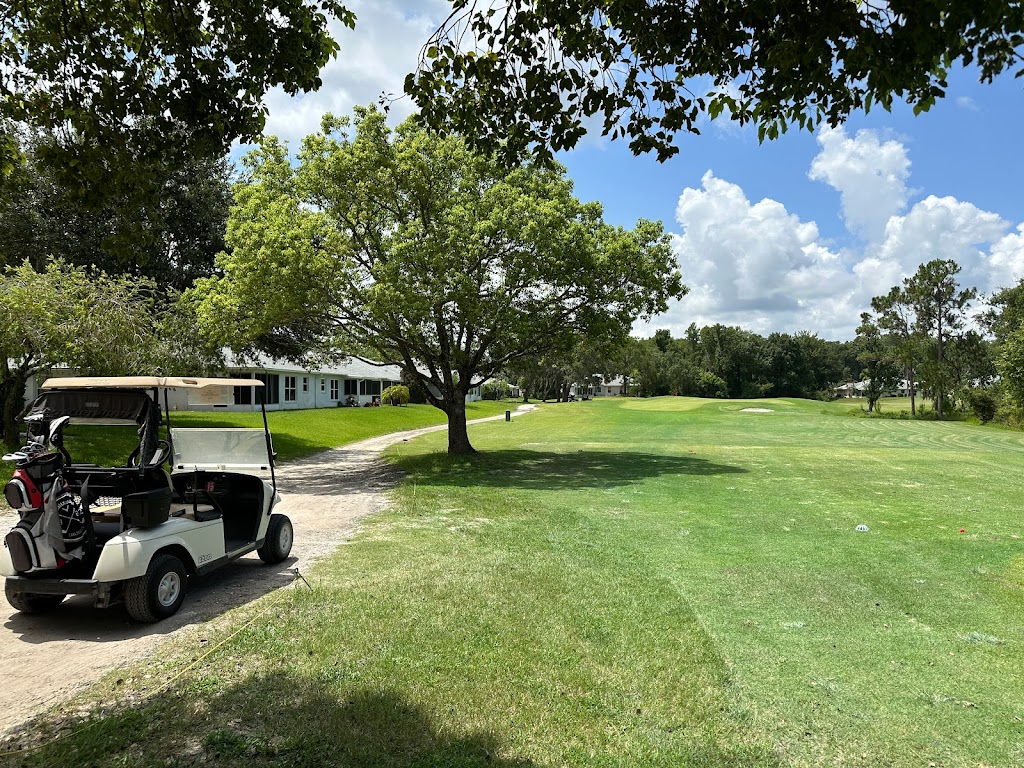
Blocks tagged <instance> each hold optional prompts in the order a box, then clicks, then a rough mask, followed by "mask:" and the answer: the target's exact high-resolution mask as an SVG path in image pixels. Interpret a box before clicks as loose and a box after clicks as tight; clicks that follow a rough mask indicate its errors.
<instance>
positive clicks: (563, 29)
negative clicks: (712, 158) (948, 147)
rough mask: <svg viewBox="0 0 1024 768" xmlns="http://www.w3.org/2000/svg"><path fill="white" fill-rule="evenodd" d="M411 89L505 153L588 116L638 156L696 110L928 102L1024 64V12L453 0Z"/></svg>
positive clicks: (744, 117)
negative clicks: (961, 78) (960, 77)
mask: <svg viewBox="0 0 1024 768" xmlns="http://www.w3.org/2000/svg"><path fill="white" fill-rule="evenodd" d="M452 5H453V10H452V13H451V15H450V16H449V17H448V18H447V19H446V20H445V22H444V23H443V24H442V25H441V27H440V28H439V29H438V30H437V31H436V32H435V33H434V35H433V36H432V37H431V39H430V40H429V41H428V43H427V44H426V45H425V46H424V47H423V50H422V53H421V59H420V64H419V67H418V70H417V72H415V73H413V74H411V75H409V77H408V78H407V80H406V92H407V93H408V94H410V95H411V96H412V97H413V98H414V99H415V100H416V101H417V103H418V104H419V106H420V109H421V111H422V114H423V117H424V119H425V120H426V121H427V122H428V123H429V124H430V125H432V126H435V127H450V128H453V129H454V130H457V131H461V132H463V133H464V134H465V135H468V136H472V137H473V139H474V141H476V142H478V146H481V147H483V148H486V149H498V150H500V151H502V152H503V153H506V154H507V155H509V156H511V157H519V156H521V155H522V154H523V153H524V152H525V151H527V150H530V149H532V150H534V151H535V152H537V153H538V154H540V155H545V156H548V155H550V152H551V151H552V150H559V149H564V148H567V147H572V146H573V145H575V144H576V142H577V141H578V140H579V139H580V138H581V137H582V136H583V135H584V134H585V133H586V131H587V126H588V124H592V123H595V122H596V123H597V124H598V125H600V126H601V131H602V133H603V134H604V135H611V136H613V137H628V139H629V142H630V147H631V148H632V150H633V151H634V152H635V153H637V154H639V153H641V152H648V151H653V152H656V153H657V155H658V158H659V159H665V158H667V157H670V156H671V155H673V154H674V153H676V152H677V151H678V145H677V139H676V134H677V133H679V132H681V131H688V132H691V133H699V126H700V124H701V121H702V120H704V119H705V116H710V117H712V118H715V117H717V116H719V115H722V114H725V115H727V116H728V117H729V118H731V119H733V120H736V121H738V122H739V123H741V124H743V123H747V122H753V123H755V124H756V125H757V126H758V131H759V134H760V136H761V137H762V138H764V137H765V136H767V137H772V138H774V137H775V136H777V135H778V134H779V133H780V132H784V131H785V130H786V129H787V127H788V126H790V125H796V126H799V127H801V128H812V127H813V126H815V125H817V124H818V123H819V122H820V121H822V120H824V121H827V122H828V123H830V124H831V125H836V124H838V123H840V122H842V121H843V120H844V118H845V117H846V116H848V115H849V114H850V113H851V112H853V111H855V110H861V109H863V110H868V109H870V108H871V107H872V106H873V105H875V104H878V105H880V106H882V107H884V108H886V109H888V108H889V107H890V105H891V104H892V102H893V101H894V100H897V99H904V100H906V101H907V102H909V103H911V104H913V105H914V107H915V110H926V109H928V108H929V107H930V106H931V105H932V104H933V103H934V102H935V100H936V99H937V98H941V97H942V96H944V95H945V91H946V74H947V71H948V70H949V69H950V68H951V67H952V66H954V65H956V64H964V65H966V64H973V65H975V66H976V67H977V71H978V74H979V76H980V77H981V79H982V80H985V81H987V80H991V79H992V78H993V77H994V76H995V75H997V74H999V73H1000V72H1003V71H1004V70H1007V69H1013V68H1015V67H1018V66H1019V64H1020V57H1021V47H1022V44H1024V35H1022V32H1024V6H1021V4H1020V3H1007V2H1002V0H888V1H887V2H883V1H882V0H878V1H877V2H875V1H874V0H811V1H810V2H805V3H779V2H777V0H747V1H746V2H731V1H730V0H712V1H711V2H705V1H703V0H702V1H701V2H695V1H691V2H682V1H679V2H668V1H667V0H657V1H656V2H630V1H626V0H572V1H571V2H570V1H569V0H550V1H545V2H541V1H540V0H502V2H500V3H499V2H493V1H492V0H454V2H453V3H452Z"/></svg>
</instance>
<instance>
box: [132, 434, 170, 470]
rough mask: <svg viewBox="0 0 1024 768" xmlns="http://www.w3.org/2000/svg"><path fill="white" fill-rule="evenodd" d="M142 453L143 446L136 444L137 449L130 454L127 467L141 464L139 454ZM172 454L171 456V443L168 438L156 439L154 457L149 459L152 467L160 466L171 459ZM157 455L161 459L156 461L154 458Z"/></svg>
mask: <svg viewBox="0 0 1024 768" xmlns="http://www.w3.org/2000/svg"><path fill="white" fill-rule="evenodd" d="M141 453H142V446H141V445H137V446H135V450H134V451H132V452H131V455H129V456H128V461H127V462H125V466H126V467H137V466H139V456H140V454H141ZM170 456H171V444H170V443H169V442H167V441H166V440H157V441H156V451H154V452H153V458H152V459H150V460H149V466H151V467H159V466H160V465H161V464H163V463H164V462H165V461H167V459H169V458H170ZM157 457H159V458H160V460H159V461H154V459H156V458H157Z"/></svg>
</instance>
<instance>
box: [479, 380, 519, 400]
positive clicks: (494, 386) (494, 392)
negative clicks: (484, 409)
mask: <svg viewBox="0 0 1024 768" xmlns="http://www.w3.org/2000/svg"><path fill="white" fill-rule="evenodd" d="M511 391H512V388H511V387H510V386H509V385H508V384H506V383H505V382H504V381H488V382H487V383H486V384H484V385H483V387H481V389H480V396H481V397H482V398H483V399H484V400H504V399H505V398H506V397H508V396H509V393H510V392H511Z"/></svg>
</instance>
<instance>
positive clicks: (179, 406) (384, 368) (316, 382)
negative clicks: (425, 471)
mask: <svg viewBox="0 0 1024 768" xmlns="http://www.w3.org/2000/svg"><path fill="white" fill-rule="evenodd" d="M51 375H59V376H68V375H74V374H73V373H72V372H70V371H67V370H63V371H59V372H58V371H54V372H52V374H43V375H40V376H39V377H38V379H35V378H34V379H31V380H29V382H28V385H27V386H26V387H25V401H26V402H31V401H32V400H34V399H35V398H36V397H37V396H38V394H39V385H40V384H41V383H42V382H43V381H45V380H46V379H48V378H50V376H51ZM224 375H225V376H227V377H230V378H233V379H253V378H255V379H259V380H260V381H262V382H263V387H262V388H261V389H257V388H256V387H236V388H235V389H234V391H233V392H226V391H223V390H220V389H210V390H206V389H196V390H176V389H171V390H168V393H167V404H168V407H169V408H170V409H171V410H173V411H186V410H187V411H219V410H223V411H258V410H259V409H260V401H259V399H258V398H259V397H260V394H258V393H262V396H263V397H265V398H266V403H267V410H268V411H279V410H293V409H294V410H299V409H306V408H334V407H337V406H339V405H348V404H354V405H357V406H362V405H367V404H369V403H371V402H372V401H373V400H375V399H377V400H379V399H380V396H381V393H382V392H383V391H384V390H385V389H387V388H388V387H390V386H392V385H394V384H401V378H402V371H401V368H400V367H399V366H397V365H381V364H375V363H365V362H363V361H361V360H354V359H351V358H349V359H347V360H345V362H343V363H341V364H339V365H336V366H317V367H303V366H300V365H295V364H294V363H288V362H284V361H281V360H273V359H271V358H269V357H264V356H261V357H258V358H255V359H254V360H252V361H251V362H250V363H249V364H245V363H242V362H236V361H232V360H231V358H230V357H229V362H228V365H227V366H226V368H225V372H224ZM480 399H481V398H480V387H474V388H473V389H472V390H470V392H469V394H467V395H466V402H474V401H476V400H480Z"/></svg>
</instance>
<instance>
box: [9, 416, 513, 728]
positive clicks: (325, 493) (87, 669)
mask: <svg viewBox="0 0 1024 768" xmlns="http://www.w3.org/2000/svg"><path fill="white" fill-rule="evenodd" d="M532 409H533V406H521V407H520V409H519V410H518V411H517V412H516V414H515V415H517V416H518V415H520V414H521V413H524V412H526V411H528V410H532ZM502 418H504V417H503V416H495V417H491V418H490V419H477V420H474V421H471V422H470V423H471V424H475V423H479V422H481V421H493V420H497V419H502ZM444 429H447V427H446V426H438V427H428V428H426V429H417V430H411V431H409V432H398V433H394V434H390V435H383V436H381V437H375V438H371V439H369V440H363V441H362V442H359V443H353V444H351V445H348V446H345V447H343V448H336V449H334V450H330V451H325V452H324V453H320V454H317V455H315V456H312V457H310V458H308V459H304V460H302V461H298V462H293V463H289V464H282V465H281V466H279V468H278V488H279V489H280V491H281V496H282V503H281V505H280V506H279V507H278V508H277V510H276V511H278V512H282V513H284V514H286V515H288V516H289V517H290V518H291V520H292V522H293V524H294V527H295V544H294V546H293V548H292V557H291V558H289V559H288V560H286V561H285V562H283V563H281V564H280V565H277V566H267V565H264V564H263V563H262V562H261V561H260V560H259V558H258V557H256V554H255V553H253V554H251V555H248V556H246V557H244V558H242V559H240V560H237V561H236V562H234V563H232V564H231V565H228V566H225V567H223V568H221V569H219V570H217V571H215V572H213V573H212V574H210V575H208V576H206V577H204V578H202V579H197V580H194V581H193V582H192V583H190V584H189V593H188V596H187V598H186V600H185V604H184V606H183V607H182V609H181V610H180V611H179V612H178V613H177V614H176V615H175V616H173V617H171V618H170V619H166V620H164V621H161V622H159V623H157V624H152V625H139V624H132V623H130V622H129V621H128V617H127V615H126V614H125V612H124V609H123V608H122V607H121V606H114V607H111V608H109V609H107V610H97V609H95V608H93V607H92V605H91V603H90V601H89V599H88V598H86V597H71V598H68V599H67V600H65V601H64V603H63V604H62V605H61V606H60V607H59V608H58V609H57V610H56V611H54V612H52V613H49V614H44V615H41V616H29V615H24V614H21V613H18V612H17V611H15V610H14V609H13V608H11V607H10V606H8V605H7V602H6V601H5V600H0V621H2V622H3V626H2V627H0V670H2V672H0V675H2V677H0V736H2V735H3V734H5V733H9V732H10V731H11V730H13V728H14V727H15V726H17V725H18V724H19V723H22V722H24V721H25V720H27V719H29V718H30V717H32V716H34V715H36V714H38V713H40V712H41V711H43V710H45V709H47V708H49V707H50V706H52V705H54V704H56V703H58V702H60V701H62V700H64V699H66V698H67V697H68V695H69V694H71V693H73V692H75V691H78V690H80V689H81V688H84V687H85V686H87V685H89V684H91V683H93V682H95V681H96V680H98V679H99V678H100V677H101V676H102V675H103V674H105V673H106V672H108V671H110V670H112V669H115V668H117V667H119V666H122V665H124V664H126V663H129V662H133V661H137V660H138V659H140V658H143V657H144V656H146V655H148V654H149V653H151V652H152V651H153V650H154V649H155V648H156V647H157V646H158V645H159V644H160V643H162V642H163V641H164V640H166V639H168V638H170V637H173V636H174V635H175V634H177V633H178V632H180V631H183V630H185V629H187V628H189V627H192V626H194V625H196V624H199V623H200V622H203V621H207V620H209V619H213V618H216V617H217V616H219V615H221V614H222V613H224V612H225V611H228V610H230V609H232V608H236V607H238V606H241V605H244V604H246V603H249V602H251V601H253V600H256V599H257V598H260V597H262V596H263V595H265V594H267V593H269V592H272V591H273V590H275V589H280V588H281V587H284V586H287V585H288V584H290V583H291V582H292V581H293V579H294V573H295V569H298V570H299V571H303V570H305V568H306V567H307V566H308V565H309V564H310V563H311V562H312V561H314V560H316V559H317V558H320V557H323V556H324V555H326V554H328V553H330V552H332V551H333V550H334V549H336V548H337V547H338V545H339V544H341V543H342V542H344V541H346V540H348V539H349V538H350V537H351V536H352V534H353V532H354V531H355V529H356V526H357V524H358V521H359V520H360V519H361V518H363V517H365V516H366V515H369V514H373V513H374V512H377V511H379V510H381V509H383V508H384V507H385V506H386V505H387V495H386V493H385V492H386V491H387V490H388V489H390V488H392V487H393V486H394V485H395V483H396V482H397V480H398V479H399V473H398V471H397V470H395V469H394V468H392V467H390V466H389V465H387V464H385V463H384V462H382V461H379V460H378V457H379V455H380V452H381V451H382V450H383V449H384V448H386V447H387V446H389V445H392V444H393V443H397V442H401V441H402V440H409V439H410V438H413V437H417V436H419V435H422V434H426V433H428V432H437V431H441V430H444ZM16 521H17V515H16V514H15V513H10V514H4V515H0V533H4V534H6V531H7V530H8V529H9V528H10V527H11V526H12V525H13V524H14V523H15V522H16Z"/></svg>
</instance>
